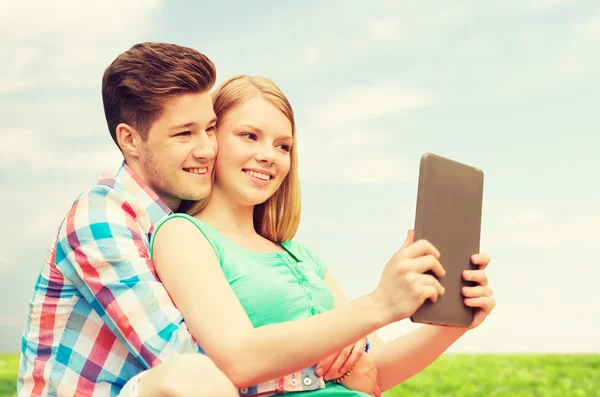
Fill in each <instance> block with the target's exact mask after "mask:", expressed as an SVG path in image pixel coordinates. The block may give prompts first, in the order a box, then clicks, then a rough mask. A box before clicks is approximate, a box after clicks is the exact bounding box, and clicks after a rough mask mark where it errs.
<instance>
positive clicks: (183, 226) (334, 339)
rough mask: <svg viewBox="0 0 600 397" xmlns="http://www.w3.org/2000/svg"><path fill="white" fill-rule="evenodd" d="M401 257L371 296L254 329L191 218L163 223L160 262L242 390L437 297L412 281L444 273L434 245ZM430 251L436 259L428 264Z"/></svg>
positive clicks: (204, 341)
mask: <svg viewBox="0 0 600 397" xmlns="http://www.w3.org/2000/svg"><path fill="white" fill-rule="evenodd" d="M400 253H402V254H401V255H400ZM400 253H398V254H396V255H394V257H393V258H392V260H391V261H390V262H389V263H388V264H387V265H386V268H385V270H384V275H383V276H382V280H381V282H380V284H379V286H378V287H377V288H376V290H375V291H374V292H372V293H371V294H369V295H367V296H365V297H362V298H359V299H357V300H354V301H352V302H350V303H348V304H346V305H343V306H340V307H339V308H337V309H334V310H330V311H328V312H326V313H322V314H319V315H317V316H314V317H311V318H306V319H302V320H297V321H293V322H288V323H280V324H273V325H269V326H264V327H260V328H253V326H252V323H251V322H250V320H249V319H248V316H247V315H246V313H245V312H244V309H243V307H242V306H241V304H240V302H239V301H238V299H237V297H236V296H235V294H234V293H233V291H232V290H231V288H230V286H229V283H228V282H227V280H226V278H225V276H224V274H223V271H222V270H221V267H220V266H219V263H218V260H217V257H216V254H215V252H214V251H213V248H212V247H211V246H210V244H209V243H208V241H207V240H206V238H205V237H204V235H203V234H202V233H201V232H200V231H199V230H198V229H197V228H196V227H195V225H193V224H192V223H191V222H190V221H188V220H185V219H182V218H173V219H171V220H169V221H167V222H166V223H165V224H163V226H162V227H161V228H160V229H159V231H158V232H157V235H156V236H155V240H154V248H153V260H154V264H155V266H156V270H157V273H158V275H159V277H160V279H161V280H162V282H163V283H164V285H165V287H166V288H167V291H169V294H170V295H171V298H172V299H173V301H174V302H175V304H176V305H177V307H178V308H179V310H180V311H181V313H182V315H183V317H184V318H185V322H186V324H187V326H188V328H189V329H190V331H191V333H192V335H193V336H194V338H195V339H196V340H197V341H198V343H199V345H200V346H201V347H202V348H203V349H204V351H205V352H206V353H207V354H208V356H209V357H211V358H212V359H213V361H214V362H215V364H216V365H217V366H218V367H219V368H220V369H221V370H222V371H223V372H224V373H225V374H226V375H227V376H228V377H229V378H230V379H231V380H232V382H233V383H234V384H235V385H236V386H237V387H245V386H250V385H253V384H256V383H260V382H263V381H266V380H270V379H274V378H277V377H280V376H284V375H286V374H289V373H292V372H295V371H298V370H301V369H304V368H307V367H309V366H311V365H314V364H315V363H317V362H318V361H319V360H321V359H323V358H325V357H326V356H327V355H329V354H331V353H333V352H336V351H339V350H341V349H342V348H343V347H345V346H347V345H349V344H351V343H353V342H355V341H356V340H358V339H360V338H362V337H364V336H365V335H367V334H369V333H370V332H372V331H374V330H375V329H378V328H380V327H382V326H384V325H386V324H388V323H390V322H392V321H397V320H399V319H401V318H405V317H407V316H409V315H410V313H411V312H412V311H414V310H415V309H416V307H418V306H420V304H422V302H423V301H424V300H425V299H428V298H430V297H432V298H434V299H435V298H437V294H438V291H439V289H438V288H437V287H436V286H435V283H433V282H432V281H431V280H429V279H427V278H426V277H427V276H426V275H424V274H419V275H418V276H420V277H421V278H422V279H423V280H426V281H423V283H425V284H423V285H422V284H419V283H415V282H414V281H413V280H414V279H416V278H418V277H417V275H416V273H423V272H425V271H427V270H433V271H435V272H436V273H440V274H442V273H443V270H442V269H441V265H439V262H437V259H435V260H434V259H431V258H434V255H436V254H438V255H439V253H437V251H436V250H435V248H434V247H433V246H432V245H431V244H429V243H427V242H425V241H424V242H421V243H419V244H417V243H415V244H413V245H412V246H411V247H409V248H406V249H404V251H402V250H401V251H400ZM428 253H429V254H430V255H429V256H430V257H431V258H430V259H429V260H424V259H423V257H424V255H427V254H428ZM415 257H418V258H419V259H413V258H415ZM429 277H431V276H429ZM421 278H419V279H421ZM431 278H432V279H433V277H431ZM409 279H410V281H409ZM415 285H416V286H415ZM440 288H441V286H440Z"/></svg>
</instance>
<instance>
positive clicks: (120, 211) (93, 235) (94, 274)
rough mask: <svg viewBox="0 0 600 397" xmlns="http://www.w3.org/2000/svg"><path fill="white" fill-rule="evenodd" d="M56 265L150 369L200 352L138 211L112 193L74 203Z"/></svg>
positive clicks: (88, 196)
mask: <svg viewBox="0 0 600 397" xmlns="http://www.w3.org/2000/svg"><path fill="white" fill-rule="evenodd" d="M56 265H57V267H58V268H59V269H60V270H61V271H62V272H63V273H64V274H65V276H66V277H67V278H68V279H69V280H70V281H71V282H73V283H74V284H75V286H76V287H77V288H78V290H79V291H80V292H81V294H82V295H83V297H84V298H85V299H86V300H87V301H88V302H89V303H90V304H91V305H92V307H93V308H94V309H95V310H96V311H97V312H98V314H99V315H100V316H101V317H102V319H103V320H104V322H105V323H106V325H107V326H108V327H109V328H110V329H111V331H112V332H113V333H114V334H115V335H116V336H117V337H118V338H119V339H120V340H121V341H122V342H123V344H124V345H125V346H126V347H127V349H128V350H129V351H130V352H131V353H132V354H133V355H134V356H135V357H136V358H137V359H138V360H139V361H140V363H142V364H143V365H144V366H145V367H146V368H151V367H153V366H155V365H157V364H158V363H160V362H162V361H163V360H164V359H165V358H167V357H169V356H171V355H172V354H174V353H178V352H198V351H200V348H199V346H198V344H197V343H196V341H195V340H194V339H193V338H192V336H191V334H190V332H189V331H188V329H187V327H186V325H185V323H184V322H183V318H182V316H181V313H180V312H179V310H178V309H177V308H176V307H175V305H174V304H173V302H172V301H171V298H170V297H169V295H168V293H167V291H166V290H165V288H164V286H163V285H162V283H161V282H160V281H159V280H158V279H157V277H156V275H155V272H154V267H153V265H152V262H151V261H150V257H149V251H148V248H147V246H146V241H145V238H144V232H143V230H142V228H141V227H140V225H139V224H138V222H137V221H136V213H135V212H134V210H133V208H132V207H131V206H130V205H129V204H128V203H127V202H125V201H124V200H123V199H122V197H121V196H120V195H119V194H117V193H115V192H114V191H112V190H109V189H105V188H101V187H98V188H96V189H95V190H92V191H91V192H89V193H88V194H84V195H82V196H81V197H80V199H79V200H78V201H77V202H76V203H75V205H74V206H73V207H72V209H71V211H70V212H69V214H68V215H67V217H66V219H65V221H64V222H63V225H62V226H61V229H60V232H59V241H58V244H57V250H56Z"/></svg>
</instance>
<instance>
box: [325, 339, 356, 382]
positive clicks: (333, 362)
mask: <svg viewBox="0 0 600 397" xmlns="http://www.w3.org/2000/svg"><path fill="white" fill-rule="evenodd" d="M366 345H367V341H366V339H365V338H361V339H360V340H359V341H358V342H356V343H355V344H353V345H350V346H347V347H346V348H344V349H343V350H342V351H341V352H339V353H334V354H332V355H330V356H329V357H327V358H326V359H324V360H323V361H321V362H320V363H319V364H317V368H316V369H315V374H316V375H317V376H322V377H323V379H325V380H331V379H335V378H339V377H341V376H342V375H344V374H345V373H346V372H348V371H350V370H351V369H352V368H354V365H355V364H356V363H357V361H358V360H359V359H360V358H361V357H362V355H363V353H364V351H365V346H366Z"/></svg>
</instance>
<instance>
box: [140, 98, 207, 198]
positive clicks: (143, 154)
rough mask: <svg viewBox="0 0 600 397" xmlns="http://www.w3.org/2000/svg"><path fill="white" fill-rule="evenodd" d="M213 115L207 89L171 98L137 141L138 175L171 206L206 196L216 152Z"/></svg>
mask: <svg viewBox="0 0 600 397" xmlns="http://www.w3.org/2000/svg"><path fill="white" fill-rule="evenodd" d="M215 132H216V116H215V113H214V111H213V105H212V99H211V96H210V93H209V92H204V93H199V94H198V93H194V94H183V95H179V96H176V97H174V98H172V99H170V100H169V101H168V102H167V103H166V104H165V106H164V109H163V112H162V114H161V116H160V117H159V118H158V119H157V120H156V121H155V122H154V123H153V124H152V126H151V127H150V131H149V132H148V139H147V140H146V141H145V142H141V143H140V152H139V161H140V166H141V171H142V173H143V175H141V176H142V177H143V178H144V180H145V182H146V183H147V184H148V186H149V187H150V188H151V189H152V190H153V191H154V192H156V194H158V196H159V197H160V198H161V199H162V200H163V201H164V202H165V203H166V204H167V205H168V206H169V207H170V208H171V209H175V208H177V207H178V206H179V204H180V202H181V200H199V199H203V198H206V197H208V195H209V194H210V189H211V173H212V169H213V165H214V160H215V156H216V153H217V140H216V136H215Z"/></svg>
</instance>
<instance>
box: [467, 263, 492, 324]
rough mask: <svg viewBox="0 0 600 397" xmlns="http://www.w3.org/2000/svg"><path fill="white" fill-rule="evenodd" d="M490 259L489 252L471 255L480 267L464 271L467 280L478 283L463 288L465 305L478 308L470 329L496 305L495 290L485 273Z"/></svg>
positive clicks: (479, 322) (480, 321)
mask: <svg viewBox="0 0 600 397" xmlns="http://www.w3.org/2000/svg"><path fill="white" fill-rule="evenodd" d="M490 260H491V258H490V256H489V255H487V254H475V255H473V256H472V257H471V261H472V262H473V263H474V264H475V265H477V266H479V269H477V270H465V271H464V272H463V278H464V279H465V280H466V281H471V282H474V283H476V284H477V285H475V286H473V287H463V289H462V293H463V295H464V297H465V305H467V306H469V307H475V308H477V309H478V310H477V311H476V312H475V316H474V317H473V323H471V326H470V327H469V329H473V328H477V327H478V326H479V325H480V324H481V323H482V322H483V320H485V319H486V318H487V316H488V315H489V314H490V313H491V312H492V310H494V307H495V306H496V299H495V298H494V291H492V289H491V288H490V287H489V285H488V278H487V275H486V274H485V268H486V267H487V266H488V265H489V263H490Z"/></svg>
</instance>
